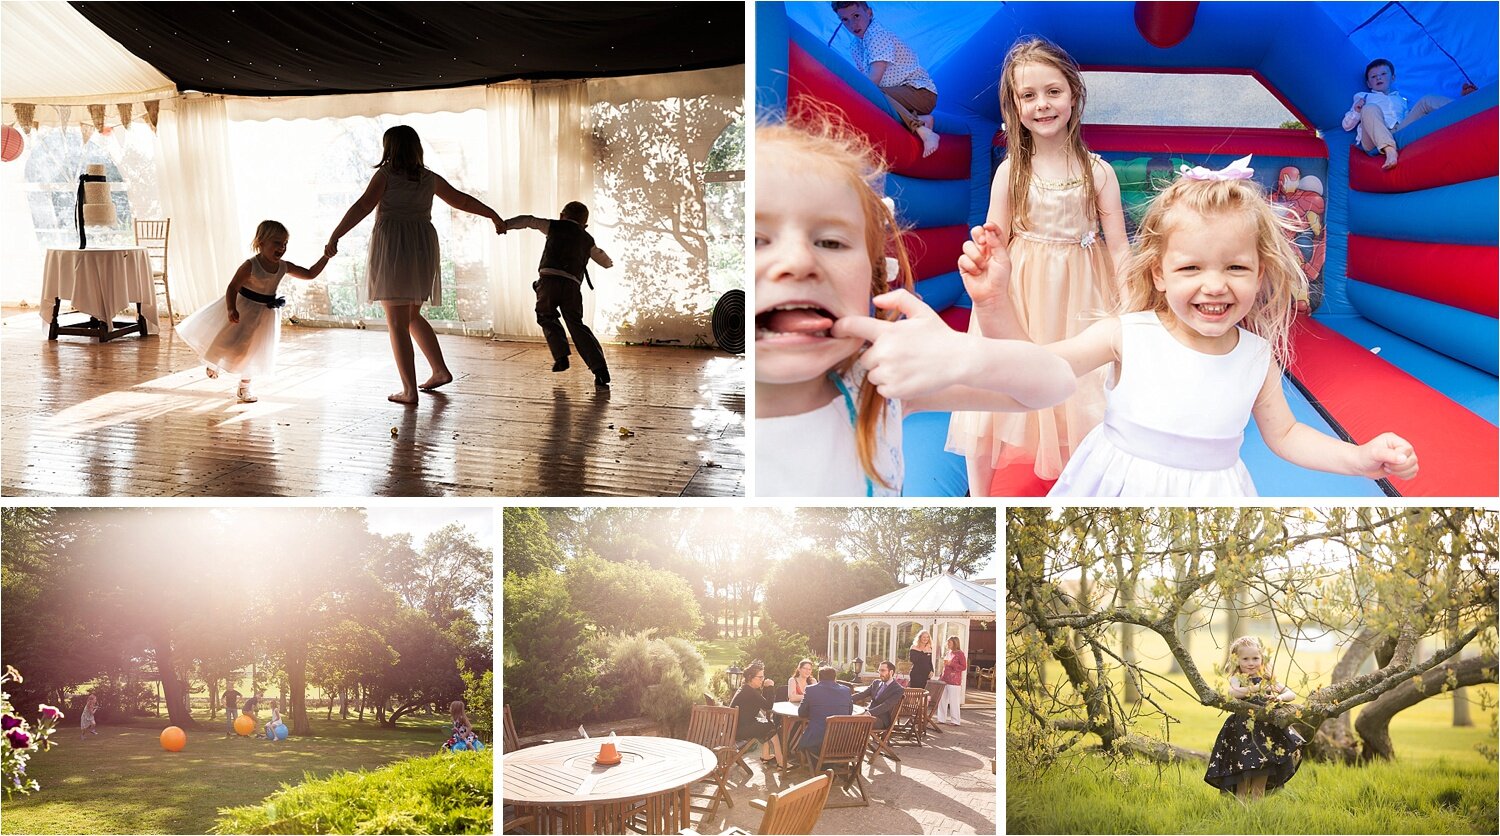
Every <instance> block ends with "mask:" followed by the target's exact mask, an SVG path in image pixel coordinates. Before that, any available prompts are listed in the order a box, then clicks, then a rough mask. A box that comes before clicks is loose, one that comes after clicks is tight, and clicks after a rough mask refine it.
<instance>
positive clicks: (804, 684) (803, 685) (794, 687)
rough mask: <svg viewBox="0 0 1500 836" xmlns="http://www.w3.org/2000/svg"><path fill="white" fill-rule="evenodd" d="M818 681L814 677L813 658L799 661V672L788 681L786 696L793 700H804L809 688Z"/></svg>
mask: <svg viewBox="0 0 1500 836" xmlns="http://www.w3.org/2000/svg"><path fill="white" fill-rule="evenodd" d="M814 682H817V680H816V679H813V663H812V660H811V659H803V660H802V661H800V662H798V663H797V672H796V673H794V674H792V678H791V679H789V680H787V683H786V698H787V699H788V700H791V701H792V702H802V695H803V694H805V693H807V688H808V686H809V685H812V684H813V683H814Z"/></svg>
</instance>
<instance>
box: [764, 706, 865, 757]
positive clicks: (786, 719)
mask: <svg viewBox="0 0 1500 836" xmlns="http://www.w3.org/2000/svg"><path fill="white" fill-rule="evenodd" d="M801 707H802V704H801V703H795V702H790V701H787V702H779V703H776V704H775V705H773V706H771V713H772V714H775V715H776V717H777V718H778V719H780V720H781V754H782V759H781V760H780V761H778V762H777V765H778V766H780V767H781V768H782V769H786V768H787V762H786V758H788V757H789V756H790V755H791V754H792V752H791V749H789V748H788V747H789V746H791V745H792V732H794V731H796V730H797V728H798V727H799V726H805V725H807V718H806V717H803V716H801V715H800V714H798V713H797V710H798V709H800V708H801ZM867 713H869V709H868V708H865V707H864V706H862V705H855V706H854V716H856V717H858V716H859V715H861V714H867Z"/></svg>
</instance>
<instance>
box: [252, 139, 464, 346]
mask: <svg viewBox="0 0 1500 836" xmlns="http://www.w3.org/2000/svg"><path fill="white" fill-rule="evenodd" d="M393 125H410V126H412V127H413V128H415V129H416V130H417V133H418V134H420V135H421V137H422V150H423V157H424V162H425V164H426V165H427V167H428V168H430V169H432V170H433V171H435V172H437V173H439V174H441V175H442V176H443V178H444V179H446V180H447V181H448V182H449V183H451V184H452V185H453V187H454V188H456V189H458V190H460V191H467V192H475V191H483V186H482V184H484V183H485V182H487V178H488V175H489V171H488V169H489V164H488V160H489V157H488V154H487V153H486V151H485V148H484V137H485V135H486V133H485V132H486V126H485V113H484V111H483V110H480V109H476V110H469V111H465V112H462V113H411V114H400V115H385V116H379V117H376V118H369V117H364V116H349V117H344V118H336V119H335V118H329V119H297V120H292V121H287V120H283V119H270V120H265V121H249V120H240V121H234V122H231V123H230V128H229V144H230V153H231V155H232V157H233V159H234V161H235V169H236V172H237V173H239V174H241V176H240V177H238V178H237V179H236V182H235V188H236V194H237V197H238V200H239V216H240V223H241V224H243V225H244V226H245V227H246V231H245V237H246V247H247V248H248V247H249V240H248V239H249V236H250V232H251V231H252V230H254V228H255V225H256V224H257V223H259V222H260V221H262V220H264V219H267V218H273V219H275V220H278V221H281V222H282V223H283V224H285V225H286V227H287V229H288V230H289V231H290V232H291V234H292V240H291V243H290V245H289V246H288V248H287V258H288V259H290V260H291V261H292V262H294V263H296V264H301V265H302V266H304V267H305V266H308V265H310V264H312V263H313V262H314V261H316V260H317V259H318V258H319V256H321V255H322V250H323V243H324V242H325V241H326V240H327V239H328V234H329V233H331V232H332V231H333V227H334V225H336V224H337V223H338V222H339V220H340V219H341V218H342V217H343V214H344V212H345V211H346V210H347V209H348V208H349V206H350V205H351V204H353V203H354V201H355V200H356V199H358V198H359V196H360V195H361V194H363V193H364V190H365V186H366V184H367V183H368V182H369V180H370V175H371V174H373V173H374V169H373V168H372V167H371V166H373V165H374V164H375V163H376V162H378V161H379V160H380V155H381V144H380V138H381V135H382V134H383V133H385V131H386V129H387V128H389V127H392V126H393ZM432 223H433V226H434V227H436V228H437V233H438V240H439V241H440V242H441V245H440V246H441V253H442V267H441V270H442V277H443V279H442V284H443V295H442V299H441V300H437V299H434V300H432V303H431V306H430V307H429V308H427V309H426V310H425V311H424V314H423V315H424V316H426V317H427V319H428V320H430V321H432V323H433V324H434V325H437V326H439V327H446V328H447V329H451V330H477V331H487V330H489V326H490V322H489V320H490V310H489V283H488V266H489V258H490V256H489V248H488V246H487V244H488V241H489V236H488V235H485V234H483V233H484V231H485V230H488V229H490V223H489V222H488V221H486V220H484V219H483V218H480V217H478V216H476V215H470V214H468V213H466V212H460V211H458V210H457V209H453V208H452V207H450V206H448V205H447V204H446V203H443V202H442V201H441V200H434V201H433V205H432ZM373 226H374V213H371V216H370V217H367V218H366V219H365V220H364V221H362V222H361V223H360V224H359V226H357V227H355V228H354V229H353V230H351V231H350V232H349V233H348V234H347V235H345V236H344V238H343V239H342V240H340V241H339V254H338V256H336V257H335V258H334V259H332V260H331V261H330V262H329V264H328V267H327V268H326V269H325V270H324V271H323V274H322V276H320V277H319V279H318V281H315V282H286V283H284V284H283V285H282V288H283V290H284V291H285V292H286V296H287V307H288V310H289V313H290V314H291V315H292V316H294V317H296V318H298V319H301V320H306V321H313V322H325V323H337V324H350V323H354V322H357V321H360V320H379V319H383V318H384V317H385V312H384V310H383V309H382V308H381V306H380V305H379V304H361V303H360V301H359V291H360V288H361V287H362V286H363V284H364V282H365V257H366V253H367V252H369V245H370V231H371V229H372V228H373Z"/></svg>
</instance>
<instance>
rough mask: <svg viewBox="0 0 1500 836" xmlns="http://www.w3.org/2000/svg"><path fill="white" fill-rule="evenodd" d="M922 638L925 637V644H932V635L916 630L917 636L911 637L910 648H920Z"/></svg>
mask: <svg viewBox="0 0 1500 836" xmlns="http://www.w3.org/2000/svg"><path fill="white" fill-rule="evenodd" d="M923 636H926V637H927V644H929V645H931V644H932V634H931V633H929V632H927V631H926V630H918V631H917V634H916V635H915V636H912V637H911V646H912V647H913V648H915V647H920V646H921V644H922V637H923Z"/></svg>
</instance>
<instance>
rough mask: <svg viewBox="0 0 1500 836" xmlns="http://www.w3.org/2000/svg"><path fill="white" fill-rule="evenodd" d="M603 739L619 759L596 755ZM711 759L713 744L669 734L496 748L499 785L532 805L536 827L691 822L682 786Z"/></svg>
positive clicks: (712, 763)
mask: <svg viewBox="0 0 1500 836" xmlns="http://www.w3.org/2000/svg"><path fill="white" fill-rule="evenodd" d="M610 741H613V742H614V744H615V748H616V749H617V750H618V751H619V753H620V763H618V764H616V765H614V766H601V765H599V764H597V763H595V762H594V759H595V758H596V757H597V756H598V754H599V747H600V746H601V745H602V744H604V743H606V742H610ZM717 766H718V758H717V756H715V755H714V753H713V751H712V750H710V749H707V748H705V747H703V746H699V745H698V744H696V743H689V742H687V741H686V740H674V739H672V738H670V737H614V738H609V737H595V738H583V739H579V740H564V741H560V742H558V743H547V744H543V745H541V746H532V747H529V748H526V749H519V750H517V751H514V752H507V753H506V754H504V755H502V756H501V757H500V769H501V778H500V793H501V796H502V797H503V798H504V799H505V802H506V803H507V804H513V805H515V807H516V812H517V814H518V815H525V814H528V813H535V814H536V815H537V816H538V820H539V826H540V828H541V832H543V833H625V832H626V825H627V824H628V823H629V822H631V821H632V820H636V821H637V822H638V824H643V825H644V826H645V828H646V831H645V832H647V833H677V832H680V831H681V830H683V829H684V828H687V827H691V826H692V822H690V821H689V818H688V813H689V807H688V801H689V799H688V787H689V786H690V785H691V784H692V783H693V782H694V781H698V780H701V779H702V778H705V777H707V776H708V774H709V773H710V772H713V770H714V768H715V767H717Z"/></svg>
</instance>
